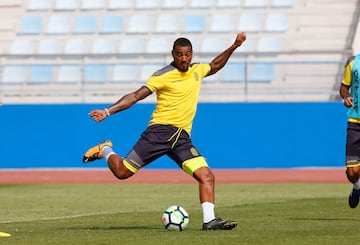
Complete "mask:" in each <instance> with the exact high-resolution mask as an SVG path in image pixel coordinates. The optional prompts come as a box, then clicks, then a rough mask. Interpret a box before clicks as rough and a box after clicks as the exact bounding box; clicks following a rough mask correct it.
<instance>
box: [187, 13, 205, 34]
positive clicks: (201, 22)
mask: <svg viewBox="0 0 360 245" xmlns="http://www.w3.org/2000/svg"><path fill="white" fill-rule="evenodd" d="M205 25H206V17H205V16H204V15H201V14H186V15H185V17H184V29H183V32H203V31H204V30H205Z"/></svg>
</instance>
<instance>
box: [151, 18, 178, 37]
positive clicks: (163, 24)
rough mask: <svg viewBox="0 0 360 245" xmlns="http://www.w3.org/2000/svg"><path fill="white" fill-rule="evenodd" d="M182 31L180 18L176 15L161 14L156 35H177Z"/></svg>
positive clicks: (157, 22)
mask: <svg viewBox="0 0 360 245" xmlns="http://www.w3.org/2000/svg"><path fill="white" fill-rule="evenodd" d="M179 29H180V17H179V16H178V15H175V14H161V15H159V16H158V17H157V21H156V29H155V32H156V33H176V32H178V30H179Z"/></svg>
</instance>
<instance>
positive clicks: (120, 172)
mask: <svg viewBox="0 0 360 245" xmlns="http://www.w3.org/2000/svg"><path fill="white" fill-rule="evenodd" d="M102 158H104V159H105V160H106V162H107V164H108V167H109V169H110V170H111V172H112V173H113V174H114V176H115V177H117V178H118V179H127V178H129V177H131V176H132V175H133V174H134V173H133V172H132V171H130V170H129V168H127V167H126V166H125V165H124V161H123V158H122V157H121V156H119V155H117V154H116V153H115V152H114V151H113V149H112V142H111V141H110V140H105V141H104V142H102V143H100V144H99V145H96V146H94V147H92V148H90V149H89V150H88V151H87V152H86V153H85V154H84V156H83V162H84V163H88V162H92V161H95V160H98V159H102Z"/></svg>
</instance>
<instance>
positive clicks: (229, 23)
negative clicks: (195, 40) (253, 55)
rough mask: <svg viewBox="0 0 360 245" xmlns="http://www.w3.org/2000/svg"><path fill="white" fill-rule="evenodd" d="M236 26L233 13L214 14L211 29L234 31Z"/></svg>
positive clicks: (213, 30) (214, 30) (215, 30)
mask: <svg viewBox="0 0 360 245" xmlns="http://www.w3.org/2000/svg"><path fill="white" fill-rule="evenodd" d="M234 26H235V21H234V16H233V15H231V14H225V13H224V14H214V15H213V16H212V19H211V26H210V31H212V32H233V31H234V29H235V28H234Z"/></svg>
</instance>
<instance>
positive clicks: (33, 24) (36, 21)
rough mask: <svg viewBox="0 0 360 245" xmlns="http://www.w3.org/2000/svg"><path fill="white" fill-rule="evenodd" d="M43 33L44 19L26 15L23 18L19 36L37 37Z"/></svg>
mask: <svg viewBox="0 0 360 245" xmlns="http://www.w3.org/2000/svg"><path fill="white" fill-rule="evenodd" d="M40 33H42V17H41V16H36V15H25V16H22V17H21V24H20V31H19V34H31V35H37V34H40Z"/></svg>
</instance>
